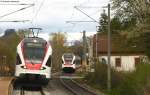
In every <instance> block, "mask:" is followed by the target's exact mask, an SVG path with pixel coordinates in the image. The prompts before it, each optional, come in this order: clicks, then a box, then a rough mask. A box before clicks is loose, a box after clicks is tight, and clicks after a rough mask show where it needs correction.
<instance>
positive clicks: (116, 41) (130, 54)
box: [93, 33, 144, 71]
mask: <svg viewBox="0 0 150 95" xmlns="http://www.w3.org/2000/svg"><path fill="white" fill-rule="evenodd" d="M107 48H108V38H107V35H106V34H100V33H99V34H97V35H94V37H93V56H94V57H96V58H98V59H99V61H100V62H102V63H106V64H107V58H108V57H107V53H108V52H107V51H108V50H107ZM143 57H144V52H143V50H142V49H141V46H138V45H137V44H136V43H135V42H129V41H127V40H126V36H125V35H120V34H113V35H112V38H111V67H112V68H115V69H116V70H118V71H133V70H135V67H136V65H137V64H139V63H140V61H141V59H142V58H143Z"/></svg>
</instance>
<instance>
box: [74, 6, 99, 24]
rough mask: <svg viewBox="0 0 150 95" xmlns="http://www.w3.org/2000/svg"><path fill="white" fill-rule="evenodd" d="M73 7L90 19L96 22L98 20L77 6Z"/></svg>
mask: <svg viewBox="0 0 150 95" xmlns="http://www.w3.org/2000/svg"><path fill="white" fill-rule="evenodd" d="M74 8H75V9H77V10H78V11H80V12H81V13H83V14H84V15H86V16H87V17H89V18H90V19H92V20H93V21H94V22H96V23H98V24H99V22H98V21H96V20H95V19H94V18H92V17H91V16H89V15H88V14H86V13H85V12H83V11H82V10H81V9H79V8H78V7H77V6H74Z"/></svg>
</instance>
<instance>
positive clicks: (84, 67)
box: [82, 31, 86, 71]
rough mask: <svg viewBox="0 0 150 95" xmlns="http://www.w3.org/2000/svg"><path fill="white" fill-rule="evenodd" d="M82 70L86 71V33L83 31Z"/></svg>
mask: <svg viewBox="0 0 150 95" xmlns="http://www.w3.org/2000/svg"><path fill="white" fill-rule="evenodd" d="M82 63H83V70H84V71H85V70H86V31H83V61H82Z"/></svg>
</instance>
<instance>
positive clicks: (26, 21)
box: [0, 20, 30, 22]
mask: <svg viewBox="0 0 150 95" xmlns="http://www.w3.org/2000/svg"><path fill="white" fill-rule="evenodd" d="M27 21H30V20H12V21H0V22H27Z"/></svg>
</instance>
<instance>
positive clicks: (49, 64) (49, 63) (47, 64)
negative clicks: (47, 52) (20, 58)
mask: <svg viewBox="0 0 150 95" xmlns="http://www.w3.org/2000/svg"><path fill="white" fill-rule="evenodd" d="M51 63H52V58H51V56H49V58H48V60H47V62H46V66H48V67H50V66H51Z"/></svg>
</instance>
